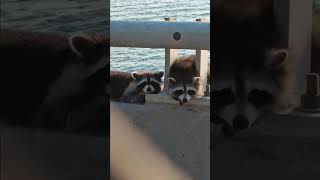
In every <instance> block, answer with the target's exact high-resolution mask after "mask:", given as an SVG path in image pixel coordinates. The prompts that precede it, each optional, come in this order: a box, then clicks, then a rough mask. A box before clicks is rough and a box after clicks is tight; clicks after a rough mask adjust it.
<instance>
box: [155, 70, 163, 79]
mask: <svg viewBox="0 0 320 180" xmlns="http://www.w3.org/2000/svg"><path fill="white" fill-rule="evenodd" d="M156 75H157V77H159V78H162V76H163V75H164V72H163V71H159V72H157V73H156Z"/></svg>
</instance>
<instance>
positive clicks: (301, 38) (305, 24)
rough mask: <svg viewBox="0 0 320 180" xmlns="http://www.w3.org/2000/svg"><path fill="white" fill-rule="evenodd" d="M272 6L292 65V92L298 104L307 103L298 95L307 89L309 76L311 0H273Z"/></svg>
mask: <svg viewBox="0 0 320 180" xmlns="http://www.w3.org/2000/svg"><path fill="white" fill-rule="evenodd" d="M274 8H275V13H276V17H277V23H278V26H279V28H280V31H281V32H282V35H283V37H284V38H285V40H286V43H287V46H288V49H289V59H290V61H291V62H292V65H293V67H292V69H291V70H292V71H293V72H295V75H296V76H295V78H294V79H295V87H293V88H292V93H293V95H294V96H295V97H296V98H297V99H296V100H297V101H298V103H299V104H300V105H307V104H308V102H303V104H301V103H302V102H301V99H300V98H299V97H300V96H301V95H302V94H304V93H305V92H306V91H307V78H311V76H307V74H308V73H309V72H310V64H311V32H312V0H304V1H301V0H282V1H275V7H274ZM306 76H307V78H306ZM312 78H313V77H312ZM313 82H315V81H313V80H312V81H310V82H309V83H313ZM309 88H310V84H309ZM302 100H303V101H304V100H305V98H304V97H303V98H302ZM302 108H303V107H302Z"/></svg>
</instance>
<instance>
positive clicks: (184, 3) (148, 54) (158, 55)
mask: <svg viewBox="0 0 320 180" xmlns="http://www.w3.org/2000/svg"><path fill="white" fill-rule="evenodd" d="M110 13H111V14H110V17H111V20H132V21H164V18H165V17H175V18H177V21H195V19H196V18H207V19H209V20H210V0H198V1H191V0H147V1H143V0H111V1H110ZM111 38H112V37H111ZM194 53H195V51H193V50H180V51H179V55H187V54H194ZM111 70H118V71H127V72H132V71H158V70H164V49H150V48H118V47H117V48H116V47H111Z"/></svg>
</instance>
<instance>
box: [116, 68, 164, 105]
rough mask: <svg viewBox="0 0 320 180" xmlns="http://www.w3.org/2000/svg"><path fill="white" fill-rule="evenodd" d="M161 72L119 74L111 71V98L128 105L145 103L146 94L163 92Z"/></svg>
mask: <svg viewBox="0 0 320 180" xmlns="http://www.w3.org/2000/svg"><path fill="white" fill-rule="evenodd" d="M163 75H164V73H163V71H159V72H132V73H128V72H119V71H111V74H110V91H111V93H110V98H111V100H114V101H121V102H127V103H137V104H143V103H145V94H158V93H160V92H161V91H162V83H161V79H162V77H163Z"/></svg>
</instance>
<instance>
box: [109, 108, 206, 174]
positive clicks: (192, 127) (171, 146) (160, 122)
mask: <svg viewBox="0 0 320 180" xmlns="http://www.w3.org/2000/svg"><path fill="white" fill-rule="evenodd" d="M115 104H116V105H117V106H118V107H119V108H120V109H121V110H122V111H123V112H124V113H125V114H127V115H128V117H129V118H130V119H132V122H133V123H134V124H135V125H136V126H137V127H138V128H139V129H141V130H142V131H143V132H144V133H145V134H146V135H148V136H149V137H150V138H151V139H152V140H153V141H154V142H155V143H156V144H158V145H159V147H160V148H161V150H162V151H164V152H165V153H166V154H167V155H168V156H169V158H171V159H172V160H173V161H174V162H176V164H177V165H178V166H179V167H181V168H182V169H183V170H184V171H186V172H187V173H188V174H190V175H191V177H193V179H195V180H208V179H210V108H209V106H180V105H175V104H165V103H164V104H153V103H150V104H145V105H136V104H126V103H115ZM111 113H112V112H111Z"/></svg>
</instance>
